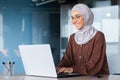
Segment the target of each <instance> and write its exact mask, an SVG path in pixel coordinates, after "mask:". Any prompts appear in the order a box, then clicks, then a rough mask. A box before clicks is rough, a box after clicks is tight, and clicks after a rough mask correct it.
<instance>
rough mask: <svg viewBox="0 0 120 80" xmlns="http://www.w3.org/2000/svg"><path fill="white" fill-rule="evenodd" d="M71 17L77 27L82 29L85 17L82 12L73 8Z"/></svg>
mask: <svg viewBox="0 0 120 80" xmlns="http://www.w3.org/2000/svg"><path fill="white" fill-rule="evenodd" d="M71 18H72V23H73V24H74V26H75V27H76V29H77V30H80V29H81V28H82V27H83V25H84V17H83V16H82V15H81V14H80V12H78V11H76V10H73V11H72V12H71Z"/></svg>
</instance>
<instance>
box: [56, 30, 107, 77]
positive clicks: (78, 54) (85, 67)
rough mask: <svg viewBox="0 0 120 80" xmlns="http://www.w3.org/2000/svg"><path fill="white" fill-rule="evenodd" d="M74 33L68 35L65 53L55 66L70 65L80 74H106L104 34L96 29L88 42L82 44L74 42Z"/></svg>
mask: <svg viewBox="0 0 120 80" xmlns="http://www.w3.org/2000/svg"><path fill="white" fill-rule="evenodd" d="M74 35H75V34H72V35H71V36H70V39H69V42H68V47H67V49H66V52H65V55H64V57H63V58H62V60H61V62H60V63H59V64H58V65H57V66H56V67H57V68H59V67H72V68H73V71H74V72H78V73H80V74H82V75H97V74H101V75H108V74H109V69H108V63H107V57H106V42H105V37H104V34H103V33H102V32H100V31H98V32H97V33H96V35H95V36H94V37H93V38H92V39H91V40H90V41H89V42H87V43H86V44H83V45H78V44H77V43H76V42H75V40H74Z"/></svg>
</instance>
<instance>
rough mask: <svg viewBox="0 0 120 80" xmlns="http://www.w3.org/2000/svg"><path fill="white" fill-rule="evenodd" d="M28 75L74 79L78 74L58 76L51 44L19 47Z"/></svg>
mask: <svg viewBox="0 0 120 80" xmlns="http://www.w3.org/2000/svg"><path fill="white" fill-rule="evenodd" d="M19 50H20V55H21V59H22V62H23V66H24V70H25V74H26V75H33V76H45V77H73V76H78V75H79V74H78V73H71V74H69V73H68V74H57V73H56V69H55V64H54V61H53V56H52V52H51V48H50V45H49V44H40V45H19Z"/></svg>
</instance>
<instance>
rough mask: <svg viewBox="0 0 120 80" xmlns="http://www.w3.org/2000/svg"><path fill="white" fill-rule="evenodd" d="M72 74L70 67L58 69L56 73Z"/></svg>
mask: <svg viewBox="0 0 120 80" xmlns="http://www.w3.org/2000/svg"><path fill="white" fill-rule="evenodd" d="M72 72H73V68H71V67H62V68H59V70H58V73H72Z"/></svg>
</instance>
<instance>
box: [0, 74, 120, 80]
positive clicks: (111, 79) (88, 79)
mask: <svg viewBox="0 0 120 80" xmlns="http://www.w3.org/2000/svg"><path fill="white" fill-rule="evenodd" d="M0 80H120V75H104V76H103V77H101V78H98V77H93V76H79V77H69V78H47V77H38V76H37V77H35V76H21V75H20V76H11V77H3V76H0Z"/></svg>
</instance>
